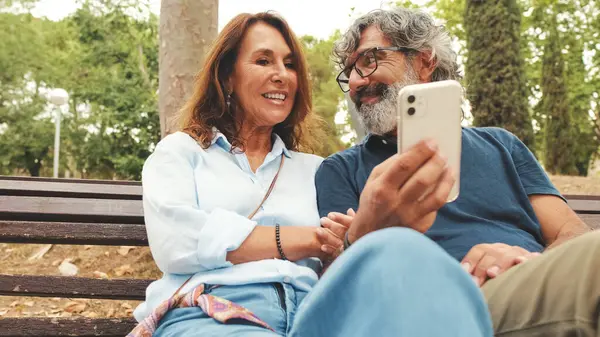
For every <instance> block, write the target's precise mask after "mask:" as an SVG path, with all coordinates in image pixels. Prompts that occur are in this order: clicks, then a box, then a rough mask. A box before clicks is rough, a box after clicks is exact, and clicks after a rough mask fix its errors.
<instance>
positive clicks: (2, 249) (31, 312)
mask: <svg viewBox="0 0 600 337" xmlns="http://www.w3.org/2000/svg"><path fill="white" fill-rule="evenodd" d="M551 179H552V181H553V182H554V184H555V185H556V187H557V188H558V189H559V190H560V191H561V192H562V193H564V194H600V178H596V177H593V178H592V177H569V176H552V177H551ZM47 248H48V245H22V244H0V266H1V269H0V273H2V274H15V275H17V274H35V275H60V271H59V266H60V265H61V263H63V262H69V263H70V264H72V265H75V266H76V267H77V269H78V271H77V276H81V277H97V278H120V277H127V278H131V277H133V278H158V277H159V276H160V272H159V271H158V269H157V268H156V266H155V265H154V262H153V260H152V256H151V255H150V251H149V249H148V248H147V247H107V246H68V245H53V246H51V248H50V250H48V251H47V252H46V253H45V254H43V256H42V257H39V258H32V256H33V255H35V254H36V253H39V252H43V251H44V250H45V249H47ZM138 304H139V302H138V301H110V300H86V299H60V298H40V297H2V296H0V318H1V317H32V316H40V317H76V316H83V317H89V318H93V317H128V316H131V313H132V311H133V309H135V307H136V306H137V305H138Z"/></svg>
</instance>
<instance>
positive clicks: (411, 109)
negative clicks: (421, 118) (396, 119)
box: [408, 108, 415, 116]
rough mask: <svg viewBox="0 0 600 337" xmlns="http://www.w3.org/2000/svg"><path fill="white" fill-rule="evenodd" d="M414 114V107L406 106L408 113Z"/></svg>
mask: <svg viewBox="0 0 600 337" xmlns="http://www.w3.org/2000/svg"><path fill="white" fill-rule="evenodd" d="M414 114H415V108H408V115H409V116H412V115H414Z"/></svg>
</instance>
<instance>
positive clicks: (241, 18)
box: [179, 12, 322, 152]
mask: <svg viewBox="0 0 600 337" xmlns="http://www.w3.org/2000/svg"><path fill="white" fill-rule="evenodd" d="M257 22H264V23H266V24H268V25H270V26H272V27H274V28H275V29H277V30H278V31H279V32H280V33H281V34H282V35H283V38H284V39H285V41H286V43H287V44H288V47H289V48H290V49H291V52H292V55H293V56H294V60H295V61H294V62H295V69H296V72H297V79H298V86H297V92H296V96H295V97H296V98H295V102H294V106H293V108H292V111H291V113H290V115H289V116H288V117H287V118H286V119H285V121H283V122H281V123H279V124H277V125H275V126H274V129H273V131H274V132H275V133H277V134H278V135H279V137H280V138H281V139H282V140H283V142H284V143H285V146H286V147H287V148H288V149H290V150H294V151H306V152H314V150H315V146H316V142H315V139H316V136H317V135H318V134H320V132H322V131H321V128H320V126H321V122H320V119H319V118H317V117H316V116H314V114H312V113H311V109H312V98H311V96H312V93H311V87H310V84H309V75H308V67H307V62H306V58H305V56H304V52H303V50H302V45H301V43H300V42H299V41H298V39H297V38H296V36H295V35H294V33H293V32H292V31H291V29H290V28H289V26H288V24H287V22H286V21H285V20H284V19H283V18H281V17H279V16H277V15H275V14H273V13H269V12H263V13H258V14H247V13H244V14H239V15H238V16H236V17H235V18H233V19H232V20H231V21H230V22H229V23H228V24H227V25H226V26H225V28H223V30H222V31H221V33H220V34H219V36H218V37H217V38H216V40H215V41H214V43H213V45H212V47H211V49H210V51H209V53H208V55H207V56H206V60H205V62H204V66H203V67H202V69H201V70H200V72H199V73H198V75H197V76H196V81H195V85H194V91H193V93H192V96H191V97H190V98H189V100H188V101H187V102H186V103H185V105H184V106H183V108H182V109H181V111H180V116H179V118H180V128H181V130H182V131H183V132H186V133H188V134H189V135H190V136H192V137H193V138H194V139H196V140H197V141H198V142H199V143H200V145H201V146H202V147H203V148H208V147H209V146H210V144H211V141H212V139H213V136H214V134H213V128H217V129H218V130H219V131H220V132H221V133H223V135H225V137H226V138H227V140H228V141H229V142H230V143H231V145H232V147H233V148H237V149H241V150H243V148H244V139H241V137H240V134H239V130H240V128H241V123H243V116H236V113H237V112H238V111H241V110H240V109H239V108H238V107H237V104H236V102H235V101H234V100H232V101H231V107H228V106H227V102H226V97H225V95H226V94H225V84H226V83H227V81H228V79H229V77H230V76H231V74H232V72H233V69H234V66H235V62H236V60H237V55H238V51H239V48H240V46H241V44H242V40H243V39H244V36H245V33H246V31H247V30H248V28H250V26H252V25H253V24H255V23H257Z"/></svg>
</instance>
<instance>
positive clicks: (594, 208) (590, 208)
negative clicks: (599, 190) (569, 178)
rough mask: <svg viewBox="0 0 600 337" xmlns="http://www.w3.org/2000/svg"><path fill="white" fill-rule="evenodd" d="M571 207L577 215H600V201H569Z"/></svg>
mask: <svg viewBox="0 0 600 337" xmlns="http://www.w3.org/2000/svg"><path fill="white" fill-rule="evenodd" d="M567 200H568V202H569V206H570V207H571V208H572V209H573V210H574V211H575V212H577V213H588V214H593V213H600V199H573V198H572V199H567Z"/></svg>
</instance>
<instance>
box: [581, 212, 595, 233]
mask: <svg viewBox="0 0 600 337" xmlns="http://www.w3.org/2000/svg"><path fill="white" fill-rule="evenodd" d="M578 215H579V217H580V218H581V220H583V222H585V224H586V225H588V226H590V227H592V228H593V229H596V230H598V229H600V214H578Z"/></svg>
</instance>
